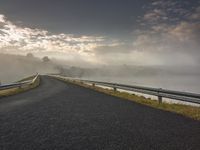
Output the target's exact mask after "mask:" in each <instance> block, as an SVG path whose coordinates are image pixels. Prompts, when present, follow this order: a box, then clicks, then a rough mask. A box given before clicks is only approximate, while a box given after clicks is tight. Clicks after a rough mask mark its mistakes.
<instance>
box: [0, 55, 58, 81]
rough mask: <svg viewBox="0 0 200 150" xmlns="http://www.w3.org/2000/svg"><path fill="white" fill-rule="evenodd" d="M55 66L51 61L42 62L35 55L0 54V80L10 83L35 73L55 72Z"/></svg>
mask: <svg viewBox="0 0 200 150" xmlns="http://www.w3.org/2000/svg"><path fill="white" fill-rule="evenodd" d="M57 72H58V70H56V67H55V65H54V64H52V63H51V62H48V63H47V62H43V61H42V60H41V59H39V58H36V57H31V58H30V57H27V56H20V55H9V54H0V81H1V82H2V83H10V82H15V81H18V80H20V79H22V78H25V77H27V76H32V75H35V74H36V73H40V74H47V73H57Z"/></svg>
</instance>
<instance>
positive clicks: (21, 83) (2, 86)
mask: <svg viewBox="0 0 200 150" xmlns="http://www.w3.org/2000/svg"><path fill="white" fill-rule="evenodd" d="M38 77H39V74H36V75H35V77H34V78H33V79H32V80H27V81H22V82H18V83H11V84H4V85H0V90H6V89H11V88H17V87H22V86H24V85H28V84H33V83H35V81H36V80H37V79H38Z"/></svg>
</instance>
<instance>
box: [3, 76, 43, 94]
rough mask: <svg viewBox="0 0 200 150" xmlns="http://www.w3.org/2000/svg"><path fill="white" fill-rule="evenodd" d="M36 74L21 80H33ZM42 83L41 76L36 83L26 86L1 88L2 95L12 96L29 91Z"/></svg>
mask: <svg viewBox="0 0 200 150" xmlns="http://www.w3.org/2000/svg"><path fill="white" fill-rule="evenodd" d="M33 77H34V76H31V77H28V78H25V79H22V80H21V81H26V80H31V79H32V78H33ZM39 84H40V78H38V79H37V80H36V82H35V83H34V84H29V85H26V86H22V87H17V88H10V89H5V90H0V97H6V96H11V95H15V94H18V93H21V92H25V91H28V90H30V89H33V88H36V87H37V86H38V85H39Z"/></svg>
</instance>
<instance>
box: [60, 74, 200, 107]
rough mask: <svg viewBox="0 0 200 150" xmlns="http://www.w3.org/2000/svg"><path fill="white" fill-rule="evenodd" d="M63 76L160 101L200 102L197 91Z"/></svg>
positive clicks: (199, 95)
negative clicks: (166, 99)
mask: <svg viewBox="0 0 200 150" xmlns="http://www.w3.org/2000/svg"><path fill="white" fill-rule="evenodd" d="M58 77H61V76H58ZM61 78H65V79H70V80H75V81H80V82H85V83H90V84H92V85H93V86H95V85H100V86H106V87H110V88H113V89H114V91H116V90H117V89H122V90H128V91H133V92H138V93H143V94H148V95H153V96H157V97H158V101H159V103H162V98H169V99H175V100H180V101H184V102H190V103H196V104H200V94H196V93H189V92H180V91H173V90H166V89H161V88H151V87H144V86H134V85H125V84H118V83H110V82H100V81H91V80H81V79H76V78H68V77H61Z"/></svg>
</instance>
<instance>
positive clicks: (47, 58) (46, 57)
mask: <svg viewBox="0 0 200 150" xmlns="http://www.w3.org/2000/svg"><path fill="white" fill-rule="evenodd" d="M42 60H43V62H49V61H50V59H49V57H48V56H44V57H43V58H42Z"/></svg>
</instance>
